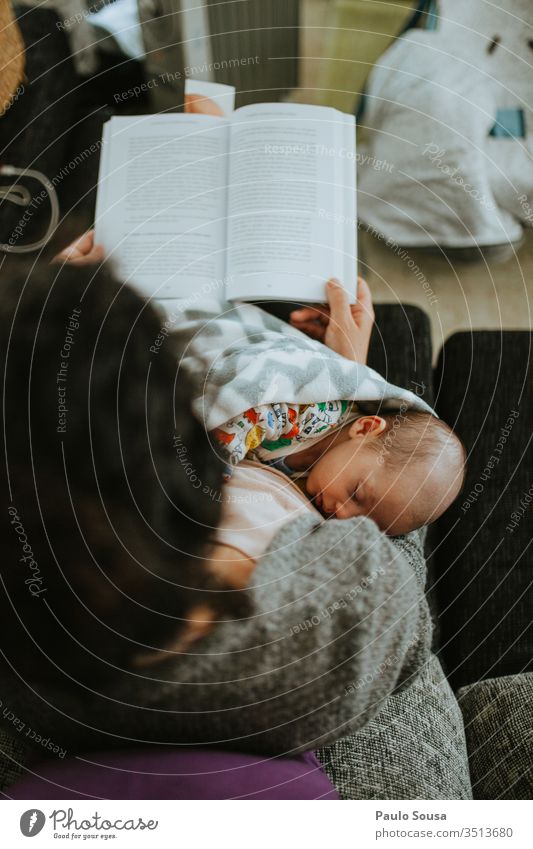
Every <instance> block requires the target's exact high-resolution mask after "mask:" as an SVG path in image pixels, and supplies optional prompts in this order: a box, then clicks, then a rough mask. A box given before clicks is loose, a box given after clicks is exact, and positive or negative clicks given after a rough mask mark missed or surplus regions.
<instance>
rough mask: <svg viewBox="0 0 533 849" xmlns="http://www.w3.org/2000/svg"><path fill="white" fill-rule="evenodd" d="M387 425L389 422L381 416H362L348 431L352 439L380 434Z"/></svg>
mask: <svg viewBox="0 0 533 849" xmlns="http://www.w3.org/2000/svg"><path fill="white" fill-rule="evenodd" d="M386 427H387V422H386V421H385V419H382V418H381V416H361V417H360V418H358V419H356V420H355V421H354V422H353V424H352V426H351V427H350V430H349V431H348V433H349V436H350V439H355V438H356V437H358V436H379V435H380V434H381V433H383V431H384V430H385V428H386Z"/></svg>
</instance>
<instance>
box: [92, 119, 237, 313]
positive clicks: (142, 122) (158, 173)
mask: <svg viewBox="0 0 533 849" xmlns="http://www.w3.org/2000/svg"><path fill="white" fill-rule="evenodd" d="M228 140H229V131H228V124H227V121H226V120H225V119H222V118H214V117H210V116H207V115H152V116H138V117H134V118H113V119H112V120H111V121H110V122H109V123H108V124H107V125H106V127H105V130H104V150H103V155H102V162H101V172H100V180H99V188H98V204H97V217H96V239H97V241H98V242H99V243H101V244H102V245H103V246H104V249H105V251H106V254H107V256H108V257H109V258H110V260H111V261H112V262H113V263H114V265H115V267H116V269H117V273H118V274H119V275H120V276H121V278H122V279H123V280H125V281H128V282H131V283H133V284H134V285H136V286H137V288H138V289H140V290H141V291H142V293H143V294H145V295H147V296H149V297H156V298H184V297H190V296H191V295H196V294H197V293H198V291H201V290H204V291H205V292H206V294H209V295H210V296H213V297H215V296H217V297H224V277H225V270H226V200H227V197H226V191H227V189H226V183H227V163H228V157H227V146H228Z"/></svg>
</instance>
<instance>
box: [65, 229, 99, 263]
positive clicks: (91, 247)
mask: <svg viewBox="0 0 533 849" xmlns="http://www.w3.org/2000/svg"><path fill="white" fill-rule="evenodd" d="M103 260H104V249H103V247H102V245H95V244H94V230H89V231H88V232H87V233H84V234H83V236H80V237H79V238H78V239H75V240H74V241H73V242H72V243H71V244H70V245H68V246H67V247H66V248H64V249H63V250H62V251H61V253H58V255H57V256H56V257H54V262H68V263H70V264H71V265H96V264H97V263H99V262H103Z"/></svg>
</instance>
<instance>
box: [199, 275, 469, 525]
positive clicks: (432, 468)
mask: <svg viewBox="0 0 533 849" xmlns="http://www.w3.org/2000/svg"><path fill="white" fill-rule="evenodd" d="M327 292H328V301H329V307H328V308H320V309H316V308H306V309H303V310H296V311H294V312H293V313H292V314H291V324H292V325H293V326H294V327H296V328H298V329H300V330H302V331H304V332H306V333H308V334H309V335H310V336H312V337H313V338H315V339H319V340H320V341H322V342H324V343H325V344H326V345H328V346H329V347H330V348H332V349H333V350H335V351H336V352H337V353H338V354H341V355H342V356H345V357H348V358H349V359H352V360H356V361H357V362H362V363H365V362H366V357H367V353H368V344H369V341H370V334H371V330H372V324H373V311H372V301H371V297H370V292H369V290H368V286H367V285H366V283H365V282H364V281H363V280H360V281H359V290H358V301H357V303H356V304H355V306H350V304H349V302H348V298H347V296H346V293H345V291H344V289H343V287H342V286H341V285H340V284H339V283H338V282H337V281H330V282H329V284H328V287H327ZM213 436H214V439H215V441H216V443H217V444H218V446H219V447H220V448H221V451H222V454H223V455H224V457H225V458H226V459H227V460H228V461H229V463H230V464H231V465H236V464H238V463H240V462H242V461H243V460H245V459H247V460H255V461H257V460H259V461H261V462H262V463H264V464H267V465H269V466H271V467H273V468H274V469H276V470H277V471H278V472H283V473H284V474H285V475H287V476H289V477H290V478H292V479H293V480H294V481H295V482H296V483H297V485H298V486H300V488H301V489H302V491H304V492H305V493H306V495H307V496H308V498H310V499H311V501H312V503H313V504H314V506H315V507H316V508H318V510H319V511H320V512H321V513H322V514H323V515H324V516H326V517H333V516H334V517H336V518H337V519H348V518H351V517H352V516H360V515H365V516H369V517H370V518H371V519H373V520H374V521H375V522H376V524H377V525H378V526H379V527H380V528H381V529H382V530H383V531H385V533H387V534H391V535H397V534H404V533H407V532H408V531H412V530H414V529H416V528H419V527H421V526H423V525H427V524H429V523H430V522H433V521H434V520H435V519H437V518H438V517H439V516H440V515H441V514H442V513H443V512H444V511H445V510H446V509H447V508H448V507H449V506H450V504H451V503H452V502H453V501H454V500H455V498H456V497H457V495H458V494H459V491H460V489H461V486H462V483H463V479H464V473H465V451H464V448H463V445H462V443H461V441H460V440H459V438H458V437H457V436H456V435H455V433H454V432H453V431H452V430H451V428H450V427H448V425H446V424H445V423H444V422H443V421H442V420H441V419H439V418H437V417H436V416H434V415H432V414H431V413H430V412H421V411H419V410H411V409H407V408H406V405H404V406H402V407H400V409H399V410H397V411H394V412H381V413H380V414H379V415H365V414H364V413H363V412H362V411H361V410H360V409H359V408H358V406H357V404H356V403H355V402H353V401H349V400H346V399H339V400H337V401H327V402H324V403H315V404H305V405H304V404H292V403H291V404H284V403H277V404H266V405H259V406H256V407H253V408H251V409H248V410H246V411H245V412H243V414H242V415H240V416H237V417H235V418H233V419H232V420H231V421H228V422H226V423H225V424H223V425H222V426H221V427H218V428H216V429H215V430H214V431H213Z"/></svg>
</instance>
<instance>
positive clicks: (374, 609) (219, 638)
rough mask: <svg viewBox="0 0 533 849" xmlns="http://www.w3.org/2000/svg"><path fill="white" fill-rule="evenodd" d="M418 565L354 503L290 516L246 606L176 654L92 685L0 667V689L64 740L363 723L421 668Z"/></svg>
mask: <svg viewBox="0 0 533 849" xmlns="http://www.w3.org/2000/svg"><path fill="white" fill-rule="evenodd" d="M406 540H407V542H406ZM415 563H418V565H415ZM423 575H424V569H423V559H422V556H421V552H420V551H419V550H418V551H417V549H416V544H415V543H414V542H413V541H412V540H411V541H410V542H409V540H408V538H405V540H404V541H403V543H401V544H400V545H398V544H397V542H395V541H393V540H391V539H389V538H387V537H386V536H385V535H384V534H382V533H381V532H380V531H379V530H378V528H377V526H376V525H375V524H374V523H373V522H371V521H370V520H369V519H367V518H364V517H357V518H355V519H350V520H347V521H335V520H329V521H327V522H321V523H319V524H318V525H317V523H316V519H315V518H314V517H312V516H311V517H308V516H303V517H300V518H298V519H297V520H296V521H293V522H289V523H288V524H287V525H286V526H284V527H283V528H282V529H281V530H280V531H279V532H278V533H277V534H276V536H275V537H274V539H273V541H272V543H271V545H270V548H269V549H268V550H267V552H266V553H265V555H264V556H263V558H262V559H261V560H260V562H259V564H258V566H257V568H256V570H255V573H254V576H253V583H252V585H251V587H250V593H251V596H252V599H253V602H254V611H253V613H252V614H251V616H250V618H249V619H248V620H246V621H242V620H241V621H224V622H220V623H218V624H217V625H216V627H215V628H214V629H213V630H212V632H211V633H210V634H209V635H208V636H207V637H205V638H204V639H203V640H201V641H199V642H198V643H196V644H194V645H193V646H192V648H191V649H190V650H189V651H188V652H187V653H186V654H180V655H171V656H170V658H169V659H168V660H166V661H165V662H163V663H160V664H157V665H154V666H151V667H148V668H146V669H145V670H136V671H135V672H133V671H131V672H121V673H118V672H117V678H116V682H115V684H114V685H113V686H112V687H111V688H106V689H105V690H101V689H100V688H97V689H89V688H87V687H81V686H78V687H76V686H74V682H72V681H68V686H66V687H65V688H64V689H57V688H53V687H51V686H50V687H44V686H41V685H34V684H33V683H31V684H30V682H28V683H24V682H23V681H22V680H21V679H20V678H19V677H18V676H16V675H15V676H13V675H10V674H7V672H6V671H5V670H4V674H5V675H6V676H7V677H6V678H5V679H4V680H2V682H1V685H0V690H1V692H2V699H3V701H4V704H5V705H6V704H8V705H9V708H10V709H11V710H12V711H13V712H14V713H16V714H17V716H18V717H20V718H22V719H23V721H24V722H25V723H26V725H28V726H31V727H32V728H35V729H39V733H40V734H41V736H45V737H46V738H47V739H48V738H49V739H50V740H51V741H53V743H54V744H58V745H60V746H65V747H66V750H67V751H68V753H69V754H72V753H73V752H75V751H76V750H78V751H80V750H82V751H83V750H84V749H89V748H96V747H98V748H109V747H110V746H119V745H122V746H123V745H129V746H132V745H136V744H141V743H142V744H144V743H159V744H170V745H175V744H180V745H188V746H202V745H212V746H217V747H219V748H225V749H241V750H245V751H258V752H265V753H269V754H289V753H294V752H297V751H305V750H309V749H313V748H316V747H317V746H319V745H323V744H326V743H330V742H333V741H334V740H335V739H337V738H338V737H342V736H344V735H346V734H348V733H349V732H351V731H354V730H356V729H358V728H360V727H362V726H363V725H364V724H365V723H366V722H368V720H369V719H371V718H372V717H373V716H374V715H375V714H376V713H377V712H378V711H379V709H380V706H381V705H382V703H383V701H384V700H385V699H387V697H388V696H389V695H391V694H392V693H394V692H395V691H397V690H398V689H399V688H402V687H405V686H407V685H408V684H409V683H410V682H411V681H412V680H413V679H414V678H415V677H416V675H417V674H418V672H419V671H420V670H421V669H422V667H423V665H424V664H425V662H426V661H427V659H428V657H429V651H430V618H429V614H428V608H427V604H426V601H425V598H424V586H423V585H424V576H423ZM7 694H8V695H7ZM8 696H9V698H8ZM4 697H5V698H4ZM1 722H2V719H1V718H0V723H1ZM11 730H12V729H11ZM40 756H41V757H42V751H40Z"/></svg>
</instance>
